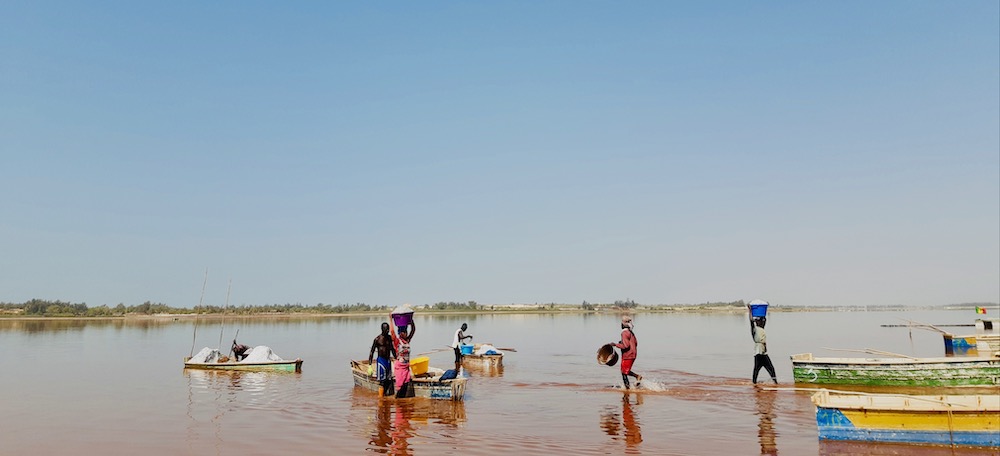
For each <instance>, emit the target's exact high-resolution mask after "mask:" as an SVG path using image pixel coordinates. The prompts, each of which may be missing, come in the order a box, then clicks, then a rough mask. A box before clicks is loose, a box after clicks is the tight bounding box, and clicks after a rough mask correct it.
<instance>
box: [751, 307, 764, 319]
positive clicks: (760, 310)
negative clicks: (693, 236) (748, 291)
mask: <svg viewBox="0 0 1000 456" xmlns="http://www.w3.org/2000/svg"><path fill="white" fill-rule="evenodd" d="M750 316H751V317H754V318H757V317H766V316H767V304H750Z"/></svg>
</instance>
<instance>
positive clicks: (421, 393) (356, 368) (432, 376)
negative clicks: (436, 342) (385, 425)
mask: <svg viewBox="0 0 1000 456" xmlns="http://www.w3.org/2000/svg"><path fill="white" fill-rule="evenodd" d="M442 374H444V370H442V369H438V368H436V367H430V368H428V369H427V372H426V373H424V374H421V375H414V376H413V380H412V381H411V382H410V391H411V394H412V395H413V397H425V398H428V399H443V400H451V401H461V400H463V399H464V398H465V386H466V382H467V379H465V378H455V379H451V380H441V375H442ZM351 375H352V376H353V377H354V386H357V387H361V388H364V389H366V390H368V391H373V392H378V390H379V386H380V385H379V382H378V380H376V379H375V377H374V376H371V375H368V361H367V360H364V361H351Z"/></svg>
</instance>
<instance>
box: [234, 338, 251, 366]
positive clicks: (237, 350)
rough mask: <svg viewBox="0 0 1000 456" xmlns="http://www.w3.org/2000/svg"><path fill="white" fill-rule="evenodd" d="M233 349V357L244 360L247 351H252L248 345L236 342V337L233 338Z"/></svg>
mask: <svg viewBox="0 0 1000 456" xmlns="http://www.w3.org/2000/svg"><path fill="white" fill-rule="evenodd" d="M231 350H232V351H233V357H235V358H236V361H243V360H244V359H246V357H247V352H248V351H250V347H247V346H246V345H243V344H238V343H236V339H233V347H232V349H231Z"/></svg>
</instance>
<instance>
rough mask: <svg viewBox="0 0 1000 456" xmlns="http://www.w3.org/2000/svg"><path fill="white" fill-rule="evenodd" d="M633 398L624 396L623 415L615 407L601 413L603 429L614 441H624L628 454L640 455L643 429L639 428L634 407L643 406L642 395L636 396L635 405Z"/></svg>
mask: <svg viewBox="0 0 1000 456" xmlns="http://www.w3.org/2000/svg"><path fill="white" fill-rule="evenodd" d="M631 396H632V394H631V393H624V394H623V395H622V406H621V407H622V408H621V414H619V413H618V410H617V409H615V408H613V407H606V408H605V409H604V411H602V412H601V429H603V430H604V433H605V434H607V435H610V436H611V440H612V441H624V442H625V453H626V454H638V448H639V444H640V443H642V428H641V427H639V420H638V419H636V415H635V410H634V407H636V406H640V405H642V394H636V395H635V404H633V403H632V399H631Z"/></svg>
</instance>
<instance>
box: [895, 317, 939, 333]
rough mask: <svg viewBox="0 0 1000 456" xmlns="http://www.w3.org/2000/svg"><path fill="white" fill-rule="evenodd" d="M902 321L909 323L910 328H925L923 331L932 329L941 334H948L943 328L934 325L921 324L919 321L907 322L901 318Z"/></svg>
mask: <svg viewBox="0 0 1000 456" xmlns="http://www.w3.org/2000/svg"><path fill="white" fill-rule="evenodd" d="M900 320H903V321H905V322H907V323H909V324H910V327H917V328H923V329H927V328H930V329H933V330H934V331H937V332H939V333H941V334H948V331H945V330H943V329H941V328H938V327H937V326H934V325H929V324H927V323H921V322H919V321H913V320H907V319H905V318H900ZM914 323H916V324H915V325H914Z"/></svg>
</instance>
